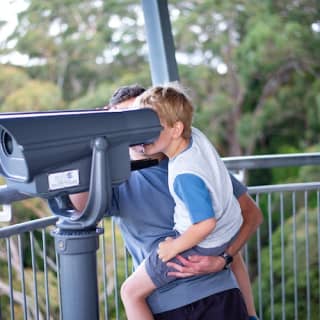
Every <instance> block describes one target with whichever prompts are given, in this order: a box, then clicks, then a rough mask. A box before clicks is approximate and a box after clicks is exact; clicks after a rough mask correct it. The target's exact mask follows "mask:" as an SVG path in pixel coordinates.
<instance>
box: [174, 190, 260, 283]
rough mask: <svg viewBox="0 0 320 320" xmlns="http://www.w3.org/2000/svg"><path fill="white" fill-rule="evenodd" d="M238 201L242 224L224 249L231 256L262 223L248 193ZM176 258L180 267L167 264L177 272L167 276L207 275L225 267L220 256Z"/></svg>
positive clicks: (257, 209)
mask: <svg viewBox="0 0 320 320" xmlns="http://www.w3.org/2000/svg"><path fill="white" fill-rule="evenodd" d="M238 201H239V204H240V207H241V212H242V216H243V223H242V226H241V228H240V230H239V233H238V236H237V237H236V239H235V240H234V241H233V242H232V243H231V244H230V246H229V247H228V248H227V249H226V252H227V253H228V254H229V255H231V256H235V255H236V254H237V253H238V252H239V251H240V250H241V248H242V247H243V245H244V244H245V243H246V242H247V241H248V239H249V238H250V237H251V236H252V234H254V233H255V232H256V230H257V229H258V227H259V225H260V224H261V223H262V221H263V215H262V212H261V210H260V209H259V208H258V207H257V205H256V203H255V202H254V200H253V199H252V198H251V197H250V196H249V194H248V193H244V194H242V195H241V196H240V197H239V198H238ZM177 258H178V259H179V260H180V262H181V263H182V265H179V264H176V263H173V262H168V266H170V267H173V268H174V269H176V270H177V271H176V272H169V274H168V275H170V276H176V277H180V278H181V277H189V276H193V275H200V274H207V273H211V272H218V271H221V270H222V269H223V268H224V266H225V260H224V258H222V257H220V256H190V257H189V258H188V259H184V258H183V257H181V256H177Z"/></svg>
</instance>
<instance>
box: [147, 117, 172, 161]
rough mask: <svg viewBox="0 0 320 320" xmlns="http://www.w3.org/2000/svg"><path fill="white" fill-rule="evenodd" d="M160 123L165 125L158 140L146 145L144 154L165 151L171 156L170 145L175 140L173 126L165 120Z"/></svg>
mask: <svg viewBox="0 0 320 320" xmlns="http://www.w3.org/2000/svg"><path fill="white" fill-rule="evenodd" d="M160 123H161V125H162V127H163V129H162V131H161V132H160V135H159V137H158V139H157V140H155V141H154V142H153V143H150V144H145V145H144V154H145V155H147V156H150V155H153V154H156V153H159V152H163V153H164V154H166V155H167V156H169V154H168V152H169V151H170V147H171V145H172V141H173V128H172V127H169V126H168V125H167V124H166V123H165V122H163V121H161V119H160Z"/></svg>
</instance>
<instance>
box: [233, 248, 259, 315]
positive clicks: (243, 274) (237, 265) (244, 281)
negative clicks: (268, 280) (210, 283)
mask: <svg viewBox="0 0 320 320" xmlns="http://www.w3.org/2000/svg"><path fill="white" fill-rule="evenodd" d="M231 269H232V271H233V273H234V275H235V277H236V279H237V282H238V284H239V288H240V291H241V293H242V295H243V298H244V301H245V303H246V306H247V310H248V314H249V315H250V316H256V315H257V314H256V309H255V307H254V300H253V295H252V289H251V283H250V279H249V274H248V270H247V267H246V265H245V263H244V261H243V258H242V255H241V254H240V253H238V254H237V255H236V256H234V259H233V262H232V265H231Z"/></svg>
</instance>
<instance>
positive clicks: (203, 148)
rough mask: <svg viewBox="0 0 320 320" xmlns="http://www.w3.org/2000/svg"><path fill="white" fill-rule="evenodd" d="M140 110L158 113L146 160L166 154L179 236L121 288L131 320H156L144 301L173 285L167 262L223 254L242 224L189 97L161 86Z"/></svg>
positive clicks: (150, 92)
mask: <svg viewBox="0 0 320 320" xmlns="http://www.w3.org/2000/svg"><path fill="white" fill-rule="evenodd" d="M139 104H140V107H142V108H152V109H154V110H155V111H156V112H157V114H158V116H159V119H160V122H161V125H162V126H163V130H162V131H161V133H160V136H159V138H158V139H157V140H156V141H155V142H154V143H152V144H148V145H144V154H145V155H152V154H156V153H158V152H163V153H164V154H165V155H166V156H167V157H168V158H169V166H168V181H169V182H168V183H169V190H170V193H171V195H172V197H173V199H174V201H175V204H176V206H175V211H174V222H175V227H174V229H175V231H176V234H177V236H176V237H175V238H167V239H164V241H163V242H161V243H160V244H159V248H158V250H157V252H152V253H151V255H150V256H149V257H148V258H147V259H146V260H145V262H144V263H143V264H141V265H140V266H139V268H138V269H137V270H136V271H135V272H134V273H133V274H132V275H131V276H130V277H129V278H128V279H127V280H126V281H125V283H124V285H123V286H122V288H121V297H122V300H123V303H124V306H125V309H126V313H127V317H128V319H129V320H136V319H139V320H149V319H153V316H152V313H151V311H150V309H149V308H148V305H147V303H146V300H145V299H146V297H147V296H148V295H150V293H151V292H152V291H153V290H155V289H156V288H158V287H161V286H163V285H164V284H166V283H168V282H170V281H172V280H174V278H173V277H169V276H168V275H167V273H168V271H169V268H168V267H167V265H166V262H167V261H169V260H170V259H172V258H174V257H175V256H176V255H177V254H182V255H185V256H190V255H193V254H198V255H199V254H200V255H219V254H221V253H223V252H224V250H225V248H226V247H227V246H228V244H229V242H230V241H231V240H232V239H233V238H234V237H235V236H236V234H237V232H238V231H239V229H240V226H241V223H242V215H241V212H240V207H239V204H238V201H237V200H236V198H235V197H234V196H233V189H232V184H231V180H230V176H229V173H228V171H227V169H226V167H225V166H224V164H223V162H222V160H221V159H220V157H219V155H218V154H217V152H216V150H215V148H214V147H213V146H212V144H211V143H210V141H209V140H208V139H207V138H206V137H205V136H204V135H203V134H202V133H201V132H200V131H199V130H197V129H196V128H192V126H191V125H192V117H193V106H192V103H191V101H190V99H188V97H187V96H186V94H185V93H183V91H182V90H181V89H180V88H178V87H175V86H170V85H169V86H156V87H153V88H150V89H149V90H147V91H146V92H145V93H143V94H142V95H141V96H140V98H139ZM239 320H240V318H239Z"/></svg>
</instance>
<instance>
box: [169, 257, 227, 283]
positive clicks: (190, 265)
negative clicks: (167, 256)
mask: <svg viewBox="0 0 320 320" xmlns="http://www.w3.org/2000/svg"><path fill="white" fill-rule="evenodd" d="M176 258H177V259H178V260H179V261H180V262H181V264H182V265H180V264H177V263H174V262H168V263H167V266H169V267H172V268H174V269H176V270H177V271H170V272H168V276H173V277H177V278H187V277H191V276H195V275H203V274H208V273H212V272H219V271H221V270H222V269H223V268H224V265H225V263H226V262H225V260H224V259H223V258H222V257H220V256H197V255H194V256H190V257H188V259H185V258H184V257H182V256H180V255H178V256H176Z"/></svg>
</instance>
